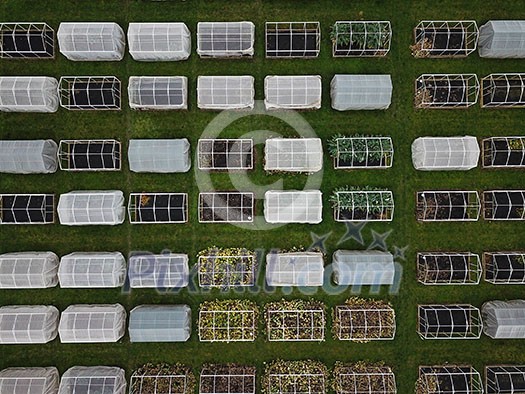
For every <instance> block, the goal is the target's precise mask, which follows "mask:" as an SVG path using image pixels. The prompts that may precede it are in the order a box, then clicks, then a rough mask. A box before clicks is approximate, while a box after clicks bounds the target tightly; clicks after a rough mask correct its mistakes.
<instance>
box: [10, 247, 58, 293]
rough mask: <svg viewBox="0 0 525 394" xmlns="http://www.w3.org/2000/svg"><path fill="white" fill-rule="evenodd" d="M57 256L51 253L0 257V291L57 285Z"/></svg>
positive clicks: (23, 253) (21, 253)
mask: <svg viewBox="0 0 525 394" xmlns="http://www.w3.org/2000/svg"><path fill="white" fill-rule="evenodd" d="M57 271H58V256H57V255H56V254H54V253H53V252H19V253H4V254H2V255H0V289H38V288H41V289H42V288H47V287H54V286H56V285H57V283H58V276H57Z"/></svg>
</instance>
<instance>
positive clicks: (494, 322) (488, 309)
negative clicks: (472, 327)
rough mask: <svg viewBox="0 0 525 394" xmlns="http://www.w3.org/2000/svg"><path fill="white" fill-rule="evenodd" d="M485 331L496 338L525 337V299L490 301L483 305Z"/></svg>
mask: <svg viewBox="0 0 525 394" xmlns="http://www.w3.org/2000/svg"><path fill="white" fill-rule="evenodd" d="M481 314H482V316H483V323H484V325H483V332H484V333H485V334H486V335H488V336H489V337H491V338H494V339H520V338H525V300H513V301H489V302H486V303H485V304H483V306H482V307H481Z"/></svg>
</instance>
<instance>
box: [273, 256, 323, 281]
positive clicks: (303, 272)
mask: <svg viewBox="0 0 525 394" xmlns="http://www.w3.org/2000/svg"><path fill="white" fill-rule="evenodd" d="M323 275H324V260H323V254H322V253H318V252H296V253H270V254H267V255H266V283H267V284H268V285H269V286H322V285H323Z"/></svg>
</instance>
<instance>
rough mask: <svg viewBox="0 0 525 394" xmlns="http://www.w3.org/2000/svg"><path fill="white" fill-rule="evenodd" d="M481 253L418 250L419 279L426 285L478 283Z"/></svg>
mask: <svg viewBox="0 0 525 394" xmlns="http://www.w3.org/2000/svg"><path fill="white" fill-rule="evenodd" d="M482 272H483V270H482V267H481V260H480V258H479V255H477V254H474V253H470V252H418V254H417V280H418V282H419V283H422V284H425V285H477V284H479V282H480V280H481V275H482Z"/></svg>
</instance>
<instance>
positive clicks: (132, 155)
mask: <svg viewBox="0 0 525 394" xmlns="http://www.w3.org/2000/svg"><path fill="white" fill-rule="evenodd" d="M128 160H129V169H130V170H131V171H133V172H159V173H171V172H186V171H189V169H190V167H191V159H190V143H189V141H188V140H187V139H186V138H181V139H169V140H168V139H158V140H157V139H147V140H135V139H132V140H129V148H128Z"/></svg>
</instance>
